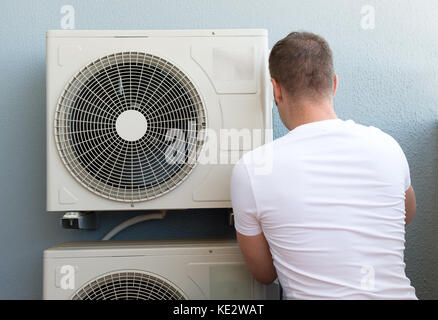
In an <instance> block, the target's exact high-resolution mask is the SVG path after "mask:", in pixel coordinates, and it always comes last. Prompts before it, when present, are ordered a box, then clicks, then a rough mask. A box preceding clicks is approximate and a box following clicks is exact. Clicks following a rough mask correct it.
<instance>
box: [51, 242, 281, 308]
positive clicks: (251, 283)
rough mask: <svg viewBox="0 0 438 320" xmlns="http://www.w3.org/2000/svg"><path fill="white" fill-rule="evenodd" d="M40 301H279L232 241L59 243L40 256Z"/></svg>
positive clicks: (275, 293)
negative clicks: (41, 287)
mask: <svg viewBox="0 0 438 320" xmlns="http://www.w3.org/2000/svg"><path fill="white" fill-rule="evenodd" d="M43 298H44V299H50V300H54V299H92V300H97V299H139V298H142V299H189V300H194V299H195V300H198V299H226V300H230V299H278V298H279V291H278V285H275V284H272V285H269V286H266V285H263V284H260V283H259V282H257V281H256V280H255V279H254V278H253V277H252V276H251V275H250V273H249V272H248V271H247V269H246V266H245V262H244V260H243V257H242V255H241V253H240V249H239V247H238V245H237V243H236V242H235V241H233V240H231V239H230V240H203V241H199V240H197V241H194V240H152V241H100V242H70V243H63V244H60V245H58V246H55V247H53V248H50V249H47V250H45V251H44V258H43Z"/></svg>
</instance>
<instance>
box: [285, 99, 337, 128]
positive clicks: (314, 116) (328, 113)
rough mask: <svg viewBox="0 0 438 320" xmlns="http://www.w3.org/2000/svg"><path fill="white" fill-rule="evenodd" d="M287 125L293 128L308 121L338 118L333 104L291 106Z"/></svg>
mask: <svg viewBox="0 0 438 320" xmlns="http://www.w3.org/2000/svg"><path fill="white" fill-rule="evenodd" d="M290 110H294V112H291V113H290V116H289V120H288V123H287V127H288V128H289V130H293V129H295V128H296V127H298V126H301V125H303V124H306V123H311V122H317V121H324V120H331V119H337V118H338V117H337V115H336V113H335V110H334V109H333V105H305V106H299V107H295V108H291V109H290Z"/></svg>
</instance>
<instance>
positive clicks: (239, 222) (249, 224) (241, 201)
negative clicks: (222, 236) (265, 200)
mask: <svg viewBox="0 0 438 320" xmlns="http://www.w3.org/2000/svg"><path fill="white" fill-rule="evenodd" d="M231 201H232V204H233V212H234V226H235V228H236V230H237V232H239V233H240V234H243V235H245V236H255V235H258V234H260V233H261V232H262V228H261V227H260V223H259V221H258V219H257V206H256V202H255V198H254V192H253V189H252V185H251V180H250V177H249V175H248V169H247V167H246V164H244V163H243V161H239V162H238V163H237V164H236V165H235V167H234V169H233V174H232V177H231Z"/></svg>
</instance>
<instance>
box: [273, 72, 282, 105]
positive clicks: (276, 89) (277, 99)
mask: <svg viewBox="0 0 438 320" xmlns="http://www.w3.org/2000/svg"><path fill="white" fill-rule="evenodd" d="M271 83H272V88H273V93H274V100H275V103H276V104H277V106H278V103H281V102H282V101H283V93H282V92H281V87H280V84H279V83H278V82H277V80H275V79H274V78H271Z"/></svg>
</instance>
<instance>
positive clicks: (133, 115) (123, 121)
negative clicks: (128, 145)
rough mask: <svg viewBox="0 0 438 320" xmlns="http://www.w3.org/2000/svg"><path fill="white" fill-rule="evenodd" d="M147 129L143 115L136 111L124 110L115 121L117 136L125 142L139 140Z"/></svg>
mask: <svg viewBox="0 0 438 320" xmlns="http://www.w3.org/2000/svg"><path fill="white" fill-rule="evenodd" d="M147 128H148V124H147V120H146V118H145V116H144V115H143V113H141V112H139V111H137V110H126V111H124V112H122V113H121V114H120V115H119V116H118V118H117V120H116V131H117V134H118V135H119V136H120V137H121V138H122V139H123V140H126V141H137V140H140V139H141V138H142V137H143V136H144V135H145V133H146V130H147Z"/></svg>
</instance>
